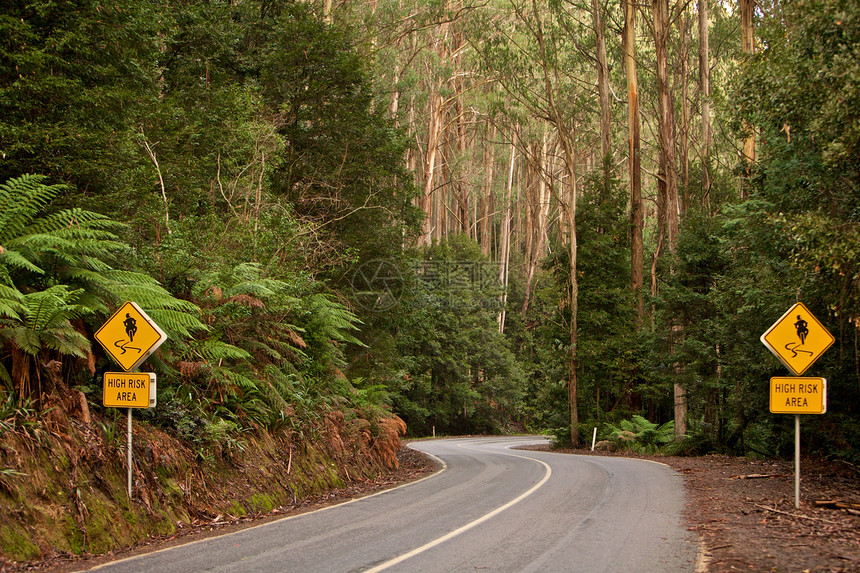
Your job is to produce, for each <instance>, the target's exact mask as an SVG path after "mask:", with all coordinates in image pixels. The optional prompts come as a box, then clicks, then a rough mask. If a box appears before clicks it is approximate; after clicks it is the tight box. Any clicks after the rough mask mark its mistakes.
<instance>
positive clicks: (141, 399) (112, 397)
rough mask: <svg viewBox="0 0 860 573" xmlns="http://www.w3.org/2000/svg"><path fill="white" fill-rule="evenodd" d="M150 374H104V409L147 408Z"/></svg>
mask: <svg viewBox="0 0 860 573" xmlns="http://www.w3.org/2000/svg"><path fill="white" fill-rule="evenodd" d="M154 382H155V374H153V373H152V372H105V375H104V394H103V395H102V404H103V405H104V406H105V408H149V407H150V389H151V386H152V385H153V383H154Z"/></svg>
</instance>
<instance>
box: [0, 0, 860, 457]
mask: <svg viewBox="0 0 860 573" xmlns="http://www.w3.org/2000/svg"><path fill="white" fill-rule="evenodd" d="M544 4H546V5H544ZM858 54H860V7H858V6H857V3H856V2H850V1H848V0H793V1H791V2H783V1H781V0H776V1H774V2H765V3H753V2H751V1H749V0H740V1H739V2H726V1H709V0H698V1H697V2H695V3H681V2H669V1H668V0H654V1H653V2H651V3H650V4H642V5H639V4H633V3H628V2H624V1H621V2H620V3H619V2H616V1H615V0H606V1H604V0H593V1H592V2H577V1H572V0H571V1H563V2H550V3H536V2H528V1H523V0H490V1H489V2H487V1H484V0H482V1H480V2H472V1H471V0H443V1H437V0H427V1H425V0H414V1H411V2H404V1H402V0H377V1H375V2H371V3H368V2H352V1H349V0H347V1H344V2H339V3H332V2H331V1H330V0H327V1H326V0H320V1H310V2H299V1H290V0H285V1H278V2H269V1H257V0H252V1H248V2H245V1H243V2H230V1H215V2H194V1H191V2H172V1H164V2H152V1H149V0H111V1H109V2H104V1H102V0H62V1H60V2H56V1H46V0H9V1H7V2H4V3H3V6H2V8H0V203H2V206H3V209H2V223H0V263H2V264H0V277H2V284H0V341H2V353H0V379H2V385H0V398H2V400H0V403H3V404H5V407H4V409H3V410H0V411H2V416H4V417H6V418H9V419H10V420H13V419H15V417H16V416H17V417H20V416H22V415H25V414H22V412H24V413H27V414H26V415H28V416H30V415H32V416H34V417H36V418H39V417H40V416H42V415H43V413H44V412H46V411H47V410H49V409H50V408H53V407H63V404H64V402H63V400H65V397H67V396H69V393H70V392H71V391H74V392H80V393H81V394H82V395H83V396H85V397H86V400H87V401H88V402H89V403H90V407H91V408H93V410H94V411H97V412H98V411H101V410H102V407H101V395H100V393H101V376H102V374H103V373H104V372H106V371H109V370H110V369H111V368H115V366H111V361H110V358H109V357H108V356H107V355H106V354H105V353H104V352H102V351H101V349H100V348H98V346H97V345H95V344H94V342H93V337H92V335H93V333H94V332H95V330H97V329H98V327H99V326H100V325H101V324H102V323H103V322H104V320H105V319H107V317H108V316H110V314H111V313H112V312H113V311H114V310H116V308H118V307H119V306H120V305H121V304H122V303H123V302H124V301H125V300H134V301H136V302H137V303H138V304H140V305H141V307H142V308H144V309H145V310H146V312H147V313H149V314H150V315H151V316H152V317H153V319H155V321H156V322H158V323H159V325H160V326H161V327H162V328H164V329H165V330H166V331H167V332H168V334H169V336H170V338H169V341H168V342H167V343H166V344H165V345H164V346H163V347H162V349H161V350H160V351H159V352H158V353H157V354H156V355H155V356H153V357H152V358H151V359H150V360H149V361H148V363H147V365H148V368H151V369H152V370H154V371H156V372H157V373H158V375H159V386H158V388H159V398H158V404H159V405H158V407H157V408H155V409H153V410H151V411H147V412H146V414H145V421H146V423H149V424H152V425H155V426H158V427H161V428H164V429H166V430H168V431H171V432H173V433H175V434H176V435H177V436H180V437H182V438H183V439H187V440H189V441H190V442H192V443H194V444H196V445H197V447H200V448H203V447H206V444H211V443H215V442H217V441H218V440H222V439H223V436H224V435H229V436H231V437H232V438H233V439H241V436H242V435H244V433H245V432H248V431H270V432H280V431H284V432H296V433H300V432H301V431H302V428H306V427H312V426H314V425H319V424H321V423H322V419H323V416H324V415H325V413H326V412H330V411H333V410H339V411H344V412H346V413H347V415H348V416H359V415H360V416H361V417H363V418H367V419H371V418H373V419H377V418H381V417H385V416H390V415H392V414H394V415H397V416H400V417H401V418H402V419H403V420H404V421H405V422H406V424H407V432H409V433H410V434H411V435H416V436H417V435H427V434H431V433H436V434H446V433H447V434H464V433H479V432H487V433H493V432H510V431H530V432H547V433H551V434H552V435H554V436H555V437H556V439H557V440H558V441H559V442H570V441H573V442H578V441H579V440H580V439H581V436H584V435H588V436H590V435H591V429H592V428H595V427H597V428H598V430H599V433H600V436H601V437H605V438H607V439H610V440H611V439H617V438H618V434H619V428H621V427H622V426H623V427H630V428H633V429H634V430H635V429H636V428H638V429H639V430H641V432H640V433H642V432H644V433H642V436H645V437H643V440H642V447H656V445H657V444H658V443H659V444H663V447H667V448H670V449H672V451H675V452H679V453H703V452H709V451H720V452H729V453H735V454H745V453H757V454H760V455H781V454H784V453H787V452H788V451H790V448H791V440H792V436H793V434H792V432H793V424H792V420H791V417H790V416H786V415H780V414H771V413H770V412H769V408H768V384H769V379H770V378H771V377H773V376H782V375H785V374H786V370H785V367H784V366H783V365H782V364H780V363H779V361H778V360H777V359H776V358H774V357H773V356H772V355H771V354H770V353H769V352H768V351H767V349H766V348H764V346H763V345H762V344H761V343H760V341H759V337H760V336H761V334H762V333H764V332H765V331H766V330H767V329H768V327H769V326H770V325H771V324H772V323H773V322H774V321H775V320H776V319H777V318H779V317H780V316H781V315H782V314H783V313H784V312H785V311H786V310H787V309H789V308H790V307H791V306H792V305H793V304H794V303H795V302H798V301H801V302H803V303H804V304H805V305H806V306H807V307H808V308H809V309H810V311H811V312H812V313H813V314H814V315H815V317H816V318H817V319H818V320H820V321H821V323H822V324H823V325H824V326H825V327H826V328H827V329H828V330H829V331H830V332H831V333H832V334H833V336H834V337H835V339H836V343H835V344H834V346H833V347H832V348H830V349H829V350H828V351H827V352H826V353H825V354H824V355H823V356H822V357H821V358H820V359H819V360H817V361H816V362H815V364H814V365H813V367H812V368H811V369H810V371H809V372H808V373H807V374H806V375H808V376H816V377H823V378H826V379H827V381H828V400H827V401H828V411H827V413H826V414H824V415H821V416H806V417H804V426H805V430H804V436H805V438H804V439H805V440H806V442H807V446H805V447H808V448H809V451H814V452H817V453H821V454H823V455H829V456H835V457H839V458H843V459H847V460H854V461H857V460H858V459H860V457H858V456H860V450H858V447H857V444H860V411H858V404H860V350H858V348H860V346H858V335H860V249H858V245H860V191H858V189H860V149H858V146H860V121H858V115H857V114H858V113H860V112H858V110H860V100H858V98H860V58H858ZM21 406H26V408H24V409H22V408H21ZM625 424H626V426H625ZM658 429H659V432H658ZM655 432H657V433H655ZM632 433H633V434H636V432H635V431H633V432H632ZM655 435H659V436H661V438H660V440H659V441H657V440H655V439H653V438H654V436H655ZM613 436H614V438H613Z"/></svg>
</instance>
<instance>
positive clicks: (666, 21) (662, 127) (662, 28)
mask: <svg viewBox="0 0 860 573" xmlns="http://www.w3.org/2000/svg"><path fill="white" fill-rule="evenodd" d="M651 6H652V9H653V12H654V45H655V51H656V56H657V100H658V123H659V132H660V168H659V173H660V175H661V177H662V180H661V181H659V182H658V185H657V188H658V191H659V192H658V201H657V204H658V211H659V222H660V224H661V225H660V226H661V227H662V229H663V230H664V232H665V236H666V244H667V246H668V248H669V252H670V253H674V252H675V248H676V246H677V243H678V229H679V226H680V225H679V224H680V221H679V217H680V214H679V210H680V209H679V207H680V206H679V204H678V179H677V170H676V166H675V108H674V104H673V102H672V92H671V86H670V85H669V53H668V52H669V49H668V47H669V46H668V44H669V25H670V15H669V1H668V0H652V1H651ZM674 402H675V437H676V438H681V437H683V436H684V435H686V433H687V400H686V395H685V390H684V388H683V387H682V386H680V385H679V384H675V388H674Z"/></svg>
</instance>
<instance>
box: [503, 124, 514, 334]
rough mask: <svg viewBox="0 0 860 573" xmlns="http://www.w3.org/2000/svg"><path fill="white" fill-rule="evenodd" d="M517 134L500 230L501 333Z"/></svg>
mask: <svg viewBox="0 0 860 573" xmlns="http://www.w3.org/2000/svg"><path fill="white" fill-rule="evenodd" d="M516 140H517V135H516V132H514V135H513V137H512V141H511V160H510V164H509V168H508V183H507V185H506V186H505V197H504V202H503V207H504V211H503V212H502V225H501V230H500V231H499V283H500V284H501V285H502V294H501V297H500V300H499V301H500V302H501V309H500V310H499V316H498V321H499V333H500V334H504V333H505V316H506V314H507V313H506V312H505V306H506V305H507V303H508V277H509V270H508V264H509V263H510V260H511V211H512V209H511V205H512V200H511V198H512V197H513V187H514V168H515V167H516V160H517V141H516Z"/></svg>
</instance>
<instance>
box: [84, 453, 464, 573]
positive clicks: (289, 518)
mask: <svg viewBox="0 0 860 573" xmlns="http://www.w3.org/2000/svg"><path fill="white" fill-rule="evenodd" d="M406 446H407V447H410V448H411V446H410V445H409V444H406ZM412 449H413V450H415V451H418V452H421V450H417V449H416V448H412ZM421 453H422V454H424V455H426V456H430V457H431V458H433V459H434V460H436V461H437V462H438V463H439V465H440V468H439V470H438V471H435V472H433V473H432V474H430V475H428V476H424V477H423V478H420V479H417V480H415V481H410V482H407V483H404V484H400V485H398V486H394V487H392V488H388V489H384V490H382V491H377V492H375V493H371V494H368V495H365V496H362V497H355V498H353V499H350V500H348V501H344V502H341V503H335V504H334V505H327V506H326V507H321V508H319V509H314V510H313V511H306V512H304V513H299V514H297V515H287V516H284V517H281V518H278V519H273V520H272V521H267V522H266V523H261V524H259V525H251V526H248V527H245V528H242V529H239V530H237V531H231V532H230V533H224V534H222V535H214V536H212V537H207V538H205V539H195V540H192V541H188V542H186V543H180V544H179V545H174V546H172V547H165V548H164V549H156V550H154V551H149V552H147V553H141V554H139V555H132V556H131V557H123V558H121V559H117V560H116V561H108V562H107V563H102V564H101V565H95V566H93V567H90V568H89V569H76V570H75V571H80V572H88V571H96V570H98V569H104V568H107V567H110V566H112V565H116V564H117V563H122V562H124V561H137V560H140V559H145V558H146V557H151V556H153V555H155V554H157V553H164V552H167V551H173V550H176V549H181V548H184V547H188V546H190V545H196V544H198V543H205V542H207V541H213V540H215V539H219V538H222V537H231V536H233V535H239V534H240V533H246V532H248V531H250V530H252V529H260V528H263V527H270V526H273V525H277V524H279V523H283V522H285V521H292V520H294V519H299V518H301V517H305V516H307V515H311V514H312V513H321V512H323V511H328V510H332V509H336V508H338V507H343V506H345V505H349V504H352V503H356V502H359V501H364V500H366V499H370V498H371V497H376V496H378V495H384V494H386V493H390V492H392V491H395V490H398V489H402V488H406V487H409V486H411V485H414V484H417V483H418V482H422V481H424V480H428V479H430V478H434V477H436V476H438V475H439V474H441V473H442V472H444V471H446V470H447V469H448V464H446V463H445V462H444V461H443V460H441V459H440V458H438V457H436V456H434V455H433V454H428V453H427V452H421Z"/></svg>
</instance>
